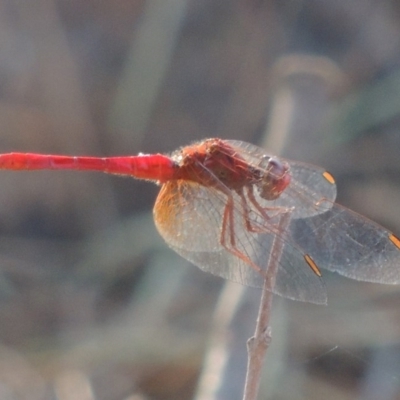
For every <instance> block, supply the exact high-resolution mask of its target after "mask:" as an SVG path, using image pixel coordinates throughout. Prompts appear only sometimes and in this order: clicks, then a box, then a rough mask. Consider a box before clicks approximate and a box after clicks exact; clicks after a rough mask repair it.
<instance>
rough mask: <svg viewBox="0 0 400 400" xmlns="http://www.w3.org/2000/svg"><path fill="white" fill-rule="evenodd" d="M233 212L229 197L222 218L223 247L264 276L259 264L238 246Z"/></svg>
mask: <svg viewBox="0 0 400 400" xmlns="http://www.w3.org/2000/svg"><path fill="white" fill-rule="evenodd" d="M233 211H234V205H233V197H232V196H231V195H229V196H228V200H227V202H226V205H225V208H224V214H223V218H222V226H221V237H220V243H221V246H223V247H224V248H225V249H226V250H227V251H229V252H230V253H232V254H233V255H234V256H236V257H239V258H240V259H241V260H242V261H243V262H245V263H246V264H248V265H249V266H250V267H251V268H253V269H254V270H255V271H256V272H258V273H259V274H261V275H262V276H264V271H263V270H262V269H261V268H260V267H259V266H258V265H257V264H255V263H254V262H253V261H252V260H251V259H250V258H249V257H248V256H247V255H246V254H243V253H242V252H241V251H240V250H239V249H238V248H237V246H236V237H235V225H234V213H233ZM227 229H228V232H227ZM227 234H228V235H229V245H228V244H227V243H226V235H227Z"/></svg>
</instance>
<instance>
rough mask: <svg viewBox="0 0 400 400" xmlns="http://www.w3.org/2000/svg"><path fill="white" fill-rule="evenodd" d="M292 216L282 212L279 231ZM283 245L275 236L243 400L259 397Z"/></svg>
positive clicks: (252, 340)
mask: <svg viewBox="0 0 400 400" xmlns="http://www.w3.org/2000/svg"><path fill="white" fill-rule="evenodd" d="M290 217H291V215H290V212H286V213H284V214H282V216H281V218H280V220H279V226H278V230H279V232H282V233H283V232H285V231H286V229H287V228H288V226H289V223H290ZM283 246H284V242H283V241H282V240H279V238H278V237H277V236H275V238H274V242H273V244H272V249H271V254H270V258H269V260H268V269H267V275H266V277H265V280H264V286H263V290H262V295H261V302H260V308H259V311H258V318H257V324H256V330H255V332H254V336H253V337H252V338H250V339H249V341H248V342H247V351H248V363H247V373H246V382H245V387H244V395H243V400H256V399H257V395H258V390H259V387H260V379H261V371H262V367H263V364H264V358H265V354H266V352H267V349H268V346H269V344H270V342H271V328H270V327H269V319H270V315H271V309H272V297H273V289H274V286H275V279H276V273H277V271H278V267H279V260H280V258H281V256H282V251H283Z"/></svg>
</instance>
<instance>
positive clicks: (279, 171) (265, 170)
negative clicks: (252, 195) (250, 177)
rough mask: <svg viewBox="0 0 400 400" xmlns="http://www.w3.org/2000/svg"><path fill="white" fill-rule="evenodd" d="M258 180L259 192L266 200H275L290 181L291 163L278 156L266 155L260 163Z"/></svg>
mask: <svg viewBox="0 0 400 400" xmlns="http://www.w3.org/2000/svg"><path fill="white" fill-rule="evenodd" d="M258 167H259V178H258V179H257V181H256V186H257V189H258V193H259V194H260V196H261V197H262V198H263V199H265V200H275V199H277V198H278V197H279V196H280V195H281V194H282V192H283V191H284V190H285V189H286V188H287V186H288V185H289V183H290V174H289V165H288V164H287V163H285V162H283V161H281V160H278V159H277V158H274V157H270V156H267V155H264V156H263V157H262V160H261V162H260V164H259V166H258Z"/></svg>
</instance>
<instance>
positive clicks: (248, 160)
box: [0, 139, 400, 304]
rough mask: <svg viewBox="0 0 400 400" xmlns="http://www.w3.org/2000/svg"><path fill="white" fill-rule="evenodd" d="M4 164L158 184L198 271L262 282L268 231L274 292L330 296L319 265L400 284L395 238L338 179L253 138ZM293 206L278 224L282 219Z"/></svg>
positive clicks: (161, 206) (26, 156) (168, 225)
mask: <svg viewBox="0 0 400 400" xmlns="http://www.w3.org/2000/svg"><path fill="white" fill-rule="evenodd" d="M0 169H7V170H37V169H68V170H88V171H102V172H106V173H110V174H119V175H129V176H132V177H134V178H137V179H146V180H151V181H155V182H156V183H158V184H160V185H161V190H160V193H159V195H158V197H157V200H156V204H155V206H154V219H155V223H156V226H157V228H158V231H159V232H160V234H161V235H162V237H163V238H164V239H165V241H166V242H167V243H168V245H169V246H170V247H171V248H172V249H173V250H175V251H176V252H177V253H179V254H180V255H181V256H183V257H184V258H186V259H187V260H189V261H191V262H192V263H193V264H195V265H197V266H198V267H200V268H201V269H202V270H204V271H207V272H210V273H212V274H215V275H218V276H221V277H223V278H226V279H230V280H232V281H236V282H240V283H242V284H244V285H247V286H255V287H261V286H262V285H263V283H264V278H265V276H266V270H267V268H268V263H269V261H270V251H271V247H272V244H273V241H274V239H275V238H276V239H275V240H279V241H280V243H281V244H282V247H283V250H282V253H281V254H280V258H279V260H278V262H279V268H278V270H277V275H276V282H275V286H274V289H273V292H274V293H276V294H279V295H281V296H284V297H287V298H290V299H294V300H301V301H308V302H312V303H321V304H323V303H326V301H327V299H326V290H325V286H324V284H323V281H322V279H321V275H322V274H321V271H320V268H323V269H327V270H329V271H334V272H337V273H339V274H341V275H344V276H346V277H348V278H353V279H357V280H361V281H368V282H379V283H388V284H396V283H400V239H399V238H398V237H396V236H395V235H394V234H393V233H391V232H389V231H388V230H386V229H384V228H383V227H381V226H379V225H377V224H375V223H374V222H372V221H369V220H368V219H366V218H364V217H362V216H360V215H358V214H356V213H354V212H352V211H350V210H348V209H346V208H344V207H342V206H340V205H338V204H336V203H334V201H335V198H336V185H335V181H334V178H333V177H332V175H330V174H329V173H328V172H327V171H325V170H324V169H322V168H319V167H315V166H311V165H307V164H303V163H300V162H296V161H289V160H285V159H283V158H278V157H275V156H272V155H270V154H268V153H266V152H265V151H264V150H263V149H262V148H260V147H257V146H254V145H252V144H249V143H245V142H241V141H234V140H222V139H206V140H203V141H201V142H198V143H195V144H192V145H190V146H187V147H183V148H181V149H179V150H177V151H175V152H174V153H172V154H171V155H170V156H167V155H162V154H139V155H137V156H127V157H109V158H99V157H72V156H58V155H42V154H31V153H9V154H3V155H0ZM288 212H289V213H290V223H289V225H288V227H287V229H286V230H285V231H284V232H282V231H280V229H279V221H280V218H281V216H282V214H283V213H288Z"/></svg>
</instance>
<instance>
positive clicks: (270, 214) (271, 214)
mask: <svg viewBox="0 0 400 400" xmlns="http://www.w3.org/2000/svg"><path fill="white" fill-rule="evenodd" d="M239 196H240V200H241V203H242V207H243V211H244V213H243V216H244V219H245V225H246V229H247V230H248V231H249V232H254V233H266V232H271V226H273V224H271V225H270V226H269V227H268V229H266V228H265V227H262V226H259V227H257V226H255V225H254V224H252V223H251V221H250V211H249V206H248V203H247V200H246V198H245V197H244V194H243V193H240V194H239ZM247 197H248V199H249V200H250V202H251V204H252V205H253V206H254V207H255V209H256V210H257V211H258V212H259V213H260V215H261V216H262V217H263V219H264V220H265V221H271V219H273V218H275V217H277V216H280V215H282V214H285V213H287V212H288V211H290V210H288V209H287V208H284V207H261V205H260V204H259V202H258V201H257V199H256V198H255V196H254V192H253V187H252V186H251V187H248V188H247ZM278 223H279V220H278ZM274 233H277V232H274Z"/></svg>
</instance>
